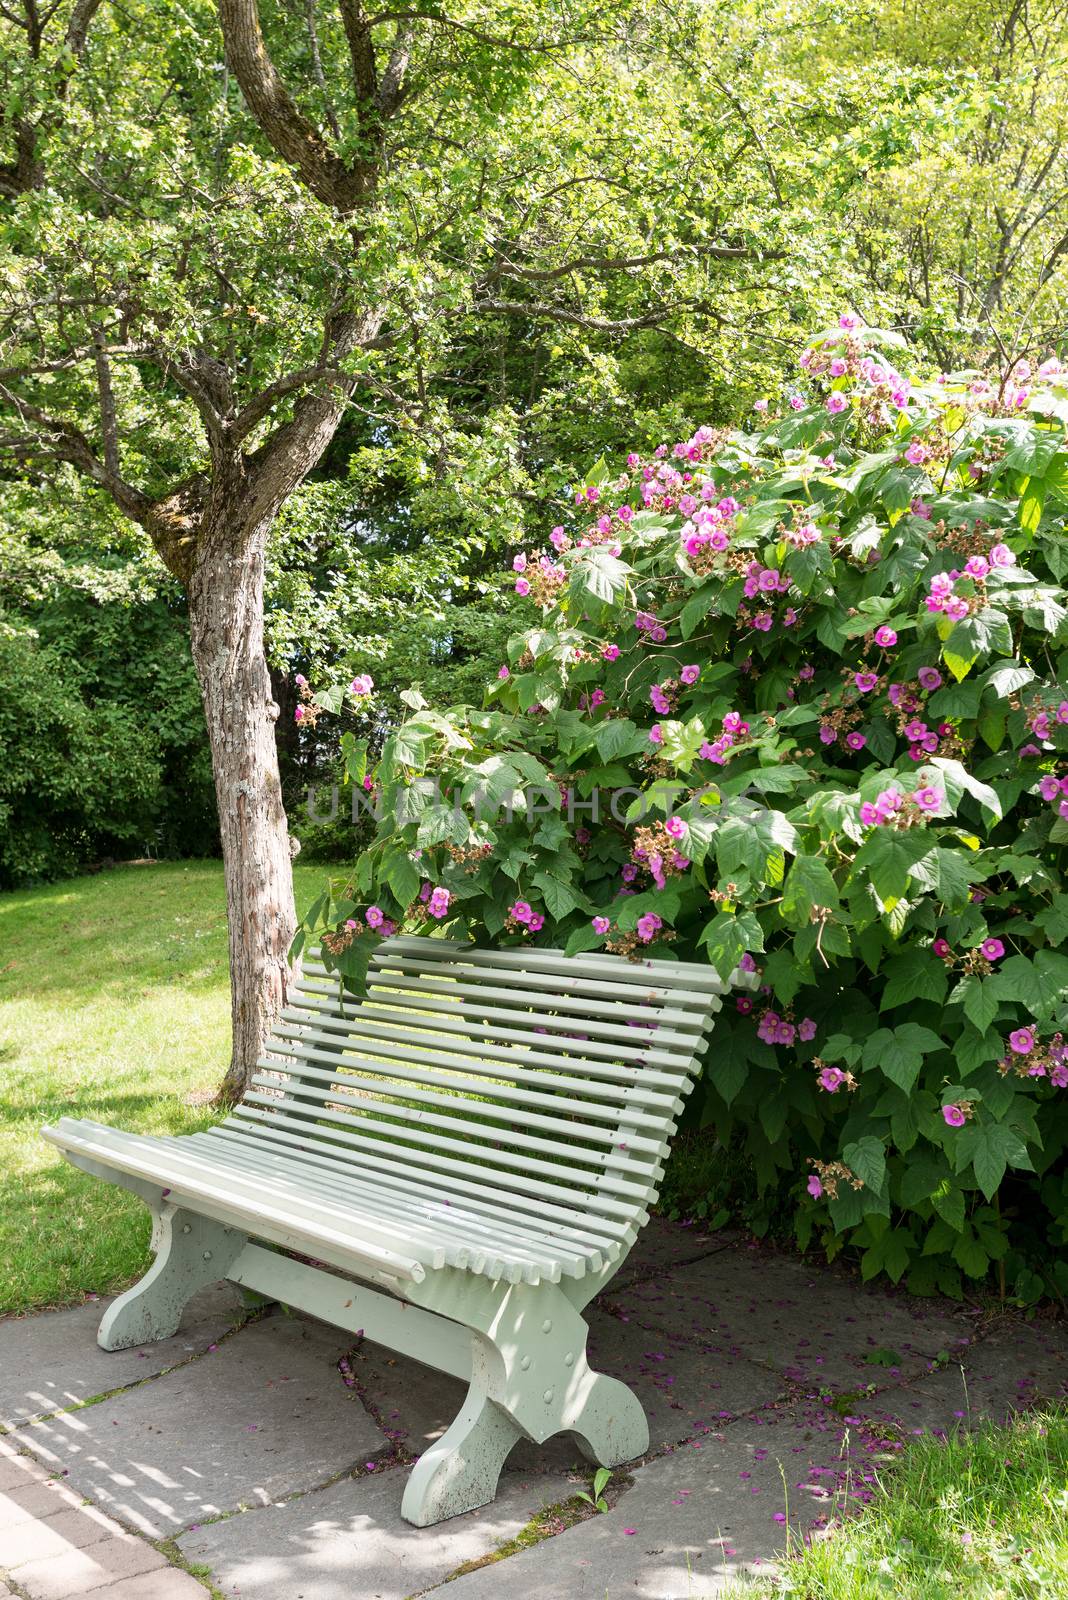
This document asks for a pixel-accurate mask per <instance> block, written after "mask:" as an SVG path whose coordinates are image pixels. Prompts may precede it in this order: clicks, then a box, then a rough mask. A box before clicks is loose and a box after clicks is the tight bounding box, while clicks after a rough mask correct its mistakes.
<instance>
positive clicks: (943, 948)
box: [931, 939, 953, 960]
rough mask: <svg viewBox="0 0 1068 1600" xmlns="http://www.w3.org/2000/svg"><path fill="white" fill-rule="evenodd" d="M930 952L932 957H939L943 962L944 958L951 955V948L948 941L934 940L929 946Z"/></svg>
mask: <svg viewBox="0 0 1068 1600" xmlns="http://www.w3.org/2000/svg"><path fill="white" fill-rule="evenodd" d="M931 950H932V953H933V954H934V955H936V956H941V958H942V959H943V960H945V958H946V956H951V955H952V954H953V948H952V946H951V945H950V942H949V940H948V939H936V940H935V942H934V944H933V945H932V946H931Z"/></svg>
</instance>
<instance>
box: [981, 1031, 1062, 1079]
mask: <svg viewBox="0 0 1068 1600" xmlns="http://www.w3.org/2000/svg"><path fill="white" fill-rule="evenodd" d="M998 1068H999V1071H1000V1072H1001V1073H1002V1075H1004V1074H1005V1073H1008V1072H1012V1073H1014V1074H1015V1075H1016V1077H1018V1078H1048V1079H1049V1081H1050V1083H1051V1084H1052V1085H1053V1087H1054V1088H1055V1089H1068V1044H1065V1041H1064V1035H1063V1034H1061V1033H1055V1034H1054V1035H1053V1037H1052V1038H1051V1039H1050V1040H1049V1042H1048V1043H1046V1044H1043V1043H1042V1041H1041V1040H1040V1039H1039V1037H1038V1032H1037V1030H1036V1029H1035V1028H1034V1027H1026V1028H1015V1029H1013V1031H1012V1033H1010V1034H1009V1048H1008V1051H1007V1053H1006V1054H1005V1055H1004V1056H1003V1057H1002V1059H1001V1060H1000V1061H999V1062H998Z"/></svg>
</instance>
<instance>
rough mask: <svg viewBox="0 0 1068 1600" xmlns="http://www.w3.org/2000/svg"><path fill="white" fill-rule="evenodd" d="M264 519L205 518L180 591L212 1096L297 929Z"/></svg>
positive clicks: (274, 985)
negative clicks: (209, 832)
mask: <svg viewBox="0 0 1068 1600" xmlns="http://www.w3.org/2000/svg"><path fill="white" fill-rule="evenodd" d="M269 525H270V519H269V518H267V519H265V520H263V521H261V522H260V523H259V525H258V526H255V527H253V528H242V527H241V524H240V516H239V513H238V512H237V510H236V508H235V507H234V506H233V505H230V506H226V505H220V504H219V503H218V501H216V503H215V504H213V505H212V506H211V508H210V510H209V511H208V512H206V513H205V518H204V521H203V522H202V524H201V527H200V530H199V535H198V538H197V545H196V557H195V565H194V568H193V573H192V577H191V580H190V583H189V587H188V594H189V619H190V635H191V643H192V649H193V660H194V663H195V665H196V670H197V677H198V678H199V680H200V692H201V695H202V697H203V700H204V714H205V717H206V719H207V724H208V737H209V740H210V743H211V759H212V767H213V770H214V774H215V793H216V797H217V801H218V807H219V831H220V834H221V836H222V853H223V868H224V872H225V878H226V910H227V921H228V924H229V935H230V989H231V1011H232V1017H233V1051H232V1055H231V1058H230V1066H229V1069H228V1071H227V1074H226V1077H225V1078H224V1080H223V1083H222V1086H221V1088H220V1090H219V1094H218V1098H219V1100H220V1101H222V1102H223V1103H225V1104H229V1103H232V1102H233V1101H234V1100H236V1099H237V1098H238V1097H239V1096H240V1095H241V1093H242V1091H243V1090H244V1088H245V1086H246V1085H247V1083H248V1081H249V1079H250V1077H251V1076H252V1073H253V1072H254V1070H255V1066H256V1062H257V1060H258V1058H259V1057H260V1056H261V1055H262V1054H263V1047H264V1042H265V1040H266V1038H267V1035H268V1033H269V1032H270V1030H271V1027H272V1025H273V1023H274V1021H275V1018H276V1017H277V1015H278V1012H279V1011H280V1009H281V1007H282V1005H283V1004H284V1003H285V998H286V987H287V983H288V978H289V959H288V952H289V946H290V944H291V942H292V939H293V932H294V928H295V925H296V911H295V907H294V902H293V871H292V864H291V858H290V853H289V831H288V828H287V825H286V814H285V808H284V806H283V804H282V789H281V784H280V782H279V775H278V752H277V750H276V748H275V737H274V725H275V722H276V721H277V718H278V706H277V705H276V704H275V701H274V699H273V697H272V694H271V679H270V673H269V672H268V669H267V661H266V658H265V656H264V650H263V562H264V547H265V542H266V535H267V529H268V527H269Z"/></svg>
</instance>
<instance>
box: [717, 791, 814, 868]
mask: <svg viewBox="0 0 1068 1600" xmlns="http://www.w3.org/2000/svg"><path fill="white" fill-rule="evenodd" d="M715 846H716V861H717V862H718V864H719V869H720V871H721V872H722V873H724V874H727V875H729V874H730V873H732V872H736V871H738V870H739V869H740V868H742V867H746V868H748V870H749V871H750V872H751V873H752V874H753V875H754V877H755V878H756V879H757V880H758V881H759V882H761V883H768V884H776V885H777V884H780V883H782V881H783V877H784V875H785V872H786V851H787V850H791V851H793V850H796V849H797V833H796V830H795V828H794V826H793V824H792V823H791V822H790V821H789V820H788V819H787V817H785V816H784V815H783V813H782V812H781V811H762V810H759V809H757V808H750V807H748V806H747V807H745V808H744V812H743V814H741V815H730V816H728V817H727V818H726V819H725V820H724V821H723V822H722V823H721V824H720V826H719V830H718V832H717V834H716V840H715Z"/></svg>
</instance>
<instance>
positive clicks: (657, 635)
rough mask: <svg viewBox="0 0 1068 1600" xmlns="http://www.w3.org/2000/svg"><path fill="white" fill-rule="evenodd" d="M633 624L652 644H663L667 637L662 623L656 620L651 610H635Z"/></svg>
mask: <svg viewBox="0 0 1068 1600" xmlns="http://www.w3.org/2000/svg"><path fill="white" fill-rule="evenodd" d="M634 626H635V627H636V628H637V630H638V632H639V633H641V634H644V636H645V637H646V638H647V639H649V640H650V641H651V642H652V643H653V644H663V642H664V640H665V639H666V638H667V629H666V628H665V627H664V625H663V623H661V622H658V621H657V619H656V618H655V617H654V616H653V614H652V612H651V611H638V612H636V613H635V616H634Z"/></svg>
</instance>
